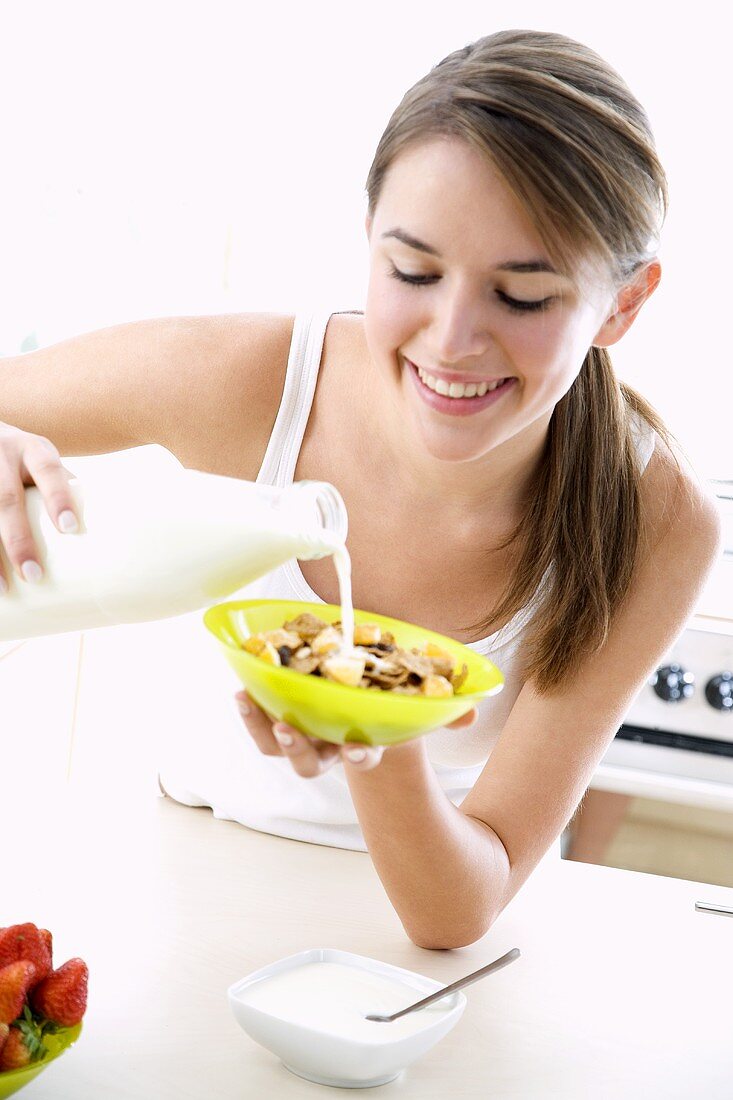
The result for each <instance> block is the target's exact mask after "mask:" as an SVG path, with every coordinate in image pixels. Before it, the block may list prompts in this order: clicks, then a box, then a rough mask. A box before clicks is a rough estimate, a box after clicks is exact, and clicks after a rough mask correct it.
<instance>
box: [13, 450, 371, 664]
mask: <svg viewBox="0 0 733 1100" xmlns="http://www.w3.org/2000/svg"><path fill="white" fill-rule="evenodd" d="M84 462H85V463H86V464H87V465H86V469H85V471H84V474H83V476H82V478H81V479H77V480H74V481H71V482H69V487H70V489H71V491H72V493H73V496H74V500H75V504H76V513H77V516H78V517H79V519H80V521H81V524H80V530H79V532H78V533H76V534H62V533H61V532H59V531H58V530H57V528H56V526H55V525H54V523H53V521H52V520H51V518H50V516H49V515H48V512H47V511H46V505H45V502H44V501H43V498H42V497H41V494H40V492H39V490H38V489H37V488H35V487H30V488H28V489H27V490H26V507H27V512H28V517H29V522H30V526H31V530H32V532H33V536H34V539H35V542H36V546H37V547H38V551H39V556H40V559H41V564H42V566H43V571H44V575H43V578H42V579H41V580H40V581H39V582H38V583H36V584H33V583H28V582H26V581H22V580H19V579H18V577H17V576H16V574H15V571H14V570H13V569H12V568H11V566H10V563H9V561H8V559H7V557H6V555H5V553H4V551H3V549H2V547H0V556H1V557H2V561H3V567H4V570H5V576H6V578H7V580H8V583H9V591H8V592H7V593H6V594H5V595H2V596H0V641H4V640H10V639H22V638H30V637H34V636H38V635H46V634H57V633H63V632H65V631H72V630H87V629H89V628H91V627H96V626H110V625H114V624H119V623H137V622H146V621H150V620H153V619H165V618H169V617H171V616H174V615H181V614H184V613H186V612H189V611H195V610H197V609H198V608H203V607H206V606H209V605H210V604H213V603H215V602H216V601H217V600H221V599H224V598H226V597H227V596H229V595H231V594H232V593H234V592H236V591H237V590H238V589H240V588H242V587H244V585H246V584H249V583H250V582H251V581H254V580H256V579H257V578H258V577H261V576H263V575H264V574H265V573H268V572H269V571H270V570H272V569H274V568H276V567H277V566H278V565H282V564H283V563H284V562H285V561H288V560H289V559H291V558H300V559H303V560H308V559H314V558H322V557H327V556H328V555H331V554H333V555H334V556H335V561H336V564H337V572H338V578H339V586H340V592H341V597H342V601H343V604H342V623H343V624H344V627H345V629H344V640H345V645H344V650H346V651H348V650H349V649H350V646H349V645H347V644H346V639H348V640H349V642H350V641H351V639H352V638H353V621H354V613H353V607H352V605H351V584H350V572H351V570H350V562H349V556H348V552H347V550H346V546H345V541H346V533H347V516H346V508H345V506H344V502H343V500H342V499H341V497H340V495H339V493H338V492H337V490H336V489H334V487H333V486H332V485H329V484H328V483H327V482H320V481H301V482H295V483H294V484H292V485H288V486H285V487H277V486H270V485H258V484H255V483H254V482H249V481H241V480H239V479H237V478H230V477H221V476H218V475H214V474H205V473H199V472H197V471H194V470H187V469H184V468H183V467H175V468H172V467H171V468H166V469H165V470H153V471H152V472H151V471H150V470H146V471H145V472H144V473H141V472H140V467H139V465H133V464H131V463H129V462H127V463H126V462H125V461H124V457H123V459H122V461H121V456H120V455H119V454H115V455H114V456H108V455H105V456H97V457H95V459H94V461H93V462H91V464H90V463H89V460H86V459H85V460H84Z"/></svg>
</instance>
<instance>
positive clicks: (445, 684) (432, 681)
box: [421, 676, 453, 699]
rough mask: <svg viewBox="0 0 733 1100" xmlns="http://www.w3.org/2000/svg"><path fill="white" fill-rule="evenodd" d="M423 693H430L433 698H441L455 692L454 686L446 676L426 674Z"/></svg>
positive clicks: (422, 687)
mask: <svg viewBox="0 0 733 1100" xmlns="http://www.w3.org/2000/svg"><path fill="white" fill-rule="evenodd" d="M421 689H422V693H423V695H429V696H430V697H431V698H432V699H440V698H442V697H443V696H445V695H452V694H453V686H452V685H451V683H450V681H449V680H446V678H445V676H426V677H425V679H424V680H423V682H422V685H421Z"/></svg>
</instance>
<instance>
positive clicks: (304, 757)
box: [234, 691, 477, 779]
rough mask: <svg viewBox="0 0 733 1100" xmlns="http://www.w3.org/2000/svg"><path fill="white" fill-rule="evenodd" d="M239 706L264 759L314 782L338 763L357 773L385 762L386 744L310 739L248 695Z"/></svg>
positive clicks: (467, 719) (469, 720)
mask: <svg viewBox="0 0 733 1100" xmlns="http://www.w3.org/2000/svg"><path fill="white" fill-rule="evenodd" d="M234 698H235V699H236V701H237V705H238V707H239V713H240V714H241V716H242V721H243V722H244V724H245V726H246V727H247V730H248V732H249V733H250V735H251V737H252V740H253V741H254V743H255V744H256V745H257V748H258V749H259V750H260V752H263V753H264V754H265V756H287V757H288V759H289V760H290V763H291V764H292V765H293V768H294V769H295V771H296V772H297V773H298V775H301V776H303V778H304V779H312V778H313V777H314V776H316V775H322V774H323V772H325V771H328V769H329V768H330V767H331V765H332V764H334V763H335V762H336V761H337V760H342V761H343V762H344V763H348V765H349V767H351V768H353V769H354V770H356V771H361V772H366V771H370V770H371V769H372V768H376V766H377V764H378V763H379V761H380V760H381V759H382V753H383V752H384V746H383V745H357V744H356V743H355V742H353V741H352V742H351V743H350V744H348V745H334V744H332V743H331V742H330V741H321V740H320V738H318V737H308V736H306V734H304V733H300V731H299V730H296V729H293V727H292V726H288V725H286V724H285V723H284V722H277V721H275V720H274V719H273V718H271V717H270V715H268V714H266V713H265V711H263V710H261V709H260V708H259V707H258V706H257V704H256V703H255V702H254V701H253V700H252V699H251V698H250V697H249V695H247V693H246V692H245V691H238V692H237V694H236V695H235V697H234ZM476 715H477V711H476V708H475V707H472V708H471V710H470V711H469V712H468V713H467V714H464V715H463V717H462V718H458V719H457V720H456V721H455V722H451V723H450V724H449V728H450V729H460V728H461V727H462V726H470V725H472V724H473V722H474V721H475V720H476Z"/></svg>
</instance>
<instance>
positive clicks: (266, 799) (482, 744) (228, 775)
mask: <svg viewBox="0 0 733 1100" xmlns="http://www.w3.org/2000/svg"><path fill="white" fill-rule="evenodd" d="M330 316H331V315H330V314H329V313H325V312H323V313H320V314H316V315H314V316H298V317H296V319H295V325H294V329H293V335H292V341H291V346H290V354H289V357H288V365H287V372H286V378H285V385H284V389H283V395H282V400H281V403H280V408H279V411H278V414H277V418H276V421H275V424H274V427H273V430H272V434H271V437H270V440H269V443H268V446H267V450H266V452H265V457H264V460H263V463H262V467H261V469H260V472H259V475H258V477H257V481H258V482H263V483H266V484H271V485H289V484H291V483H292V481H293V473H294V471H295V466H296V463H297V459H298V454H299V451H300V447H301V443H302V441H303V436H304V434H305V429H306V425H307V422H308V416H309V413H310V409H311V405H312V402H313V396H314V393H315V388H316V381H317V378H318V369H319V366H320V361H321V354H322V350H323V341H324V336H325V332H326V326H327V324H328V321H329V317H330ZM633 430H634V434H635V438H636V443H637V449H638V455H639V462H640V466H641V468H642V469H643V468H644V467H646V464H647V462H648V461H649V458H650V457H651V454H652V452H653V450H654V443H655V433H654V432H653V431H652V429H651V428H650V427H649V426H648V425H647V424H646V422H645V421H641V420H637V421H636V422H635V423H634V425H633ZM336 487H337V488H338V485H337V486H336ZM544 583H545V582H543V584H542V585H541V586H540V588H539V589H538V591H537V593H536V594H535V596H534V597H533V599H532V600H531V601H530V602H529V603H528V604H527V605H526V606H525V607H524V608H522V609H521V610H520V611H518V612H517V614H516V615H515V616H514V617H513V618H512V619H511V621H510V622H508V623H507V624H506V625H505V626H504V627H503V628H502V629H501V630H499V631H497V632H496V633H495V634H492V635H491V636H490V637H488V638H483V639H481V640H480V641H477V642H471V643H469V647H470V648H471V649H474V650H476V652H478V653H483V654H486V655H487V656H489V657H490V658H491V660H492V661H494V663H495V664H496V665H498V667H499V668H500V669H501V671H502V673H503V674H504V678H505V686H504V689H503V691H501V692H500V694H499V695H496V696H493V697H491V698H489V699H485V700H483V701H482V702H481V704H480V705H479V708H478V710H479V716H478V719H477V720H476V722H475V723H474V725H473V726H471V727H470V728H468V729H462V730H450V729H445V728H443V729H439V730H435V731H433V732H432V733H430V734H427V735H426V737H425V742H426V748H427V753H428V758H429V760H430V762H431V764H432V766H433V769H434V771H435V773H436V776H437V778H438V780H439V782H440V784H441V786H442V788H443V790H444V791H445V793H446V795H447V796H448V798H449V799H450V800H451V801H452V802H453V803H454V804H455V805H456V806H459V805H460V804H461V802H462V801H463V799H464V798H465V796H466V795H467V794H468V792H469V790H470V789H471V788H472V787H473V785H474V783H475V782H476V780H477V778H478V776H479V774H480V772H481V770H482V768H483V767H484V765H485V764H486V761H487V760H488V758H489V756H490V755H491V751H492V748H493V746H494V744H495V743H496V740H497V738H498V737H499V734H500V733H501V730H502V729H503V726H504V723H505V721H506V719H507V717H508V715H509V712H510V711H511V709H512V707H513V705H514V703H515V701H516V698H517V696H518V694H519V692H520V690H521V687H522V679H521V676H520V673H519V671H518V667H517V666H518V652H519V648H520V646H521V643H522V638H523V635H524V632H525V629H526V626H527V624H528V622H529V620H530V619H531V617H532V615H533V614H534V611H535V610H536V607H537V604H538V602H539V600H540V598H541V595H542V589H543V586H544ZM259 596H263V597H269V598H273V599H298V600H307V601H309V602H314V603H315V602H323V601H321V600H320V597H319V596H317V595H316V593H315V592H314V591H313V590H312V588H310V586H309V585H308V583H307V582H306V580H305V577H304V576H303V573H302V571H301V569H300V566H299V565H298V563H297V561H290V562H286V564H285V565H283V566H280V567H278V568H277V569H274V570H273V571H272V572H271V573H268V574H267V575H266V576H265V577H262V578H261V579H260V580H258V581H256V582H254V584H251V585H248V586H247V587H246V588H243V589H241V590H240V591H239V592H238V593H236V594H235V595H234V596H233V597H232V598H233V599H235V598H239V599H251V598H255V597H259ZM166 631H167V633H169V634H170V637H169V638H166V646H167V647H168V648H167V652H168V655H169V657H170V659H171V661H173V662H174V664H175V669H176V698H177V705H178V706H180V707H181V708H182V709H181V720H180V721H178V722H177V721H175V720H173V723H172V726H171V736H170V737H168V738H165V739H164V746H163V760H162V763H161V768H160V777H161V782H162V784H163V786H164V787H165V789H166V791H167V792H168V793H169V794H170V795H171V797H173V798H175V799H177V800H178V801H180V802H183V803H185V804H187V805H193V806H210V807H211V808H212V810H213V812H214V815H215V816H216V817H221V818H226V819H229V820H233V821H238V822H241V823H242V824H243V825H248V826H250V828H253V829H259V830H261V831H263V832H267V833H274V834H276V835H279V836H285V837H291V838H294V839H296V840H306V841H311V842H313V843H317V844H328V845H332V846H334V847H337V848H351V849H355V850H358V851H366V850H367V849H366V844H365V843H364V838H363V835H362V832H361V829H360V827H359V823H358V819H357V816H356V812H355V809H354V804H353V801H352V798H351V794H350V791H349V788H348V784H347V782H346V777H345V775H344V769H343V765H342V764H340V763H337V764H335V765H334V766H332V767H331V768H330V770H329V771H327V772H326V773H325V774H324V775H321V776H318V777H316V778H315V779H303V778H301V777H300V776H298V775H296V774H295V772H294V771H293V769H292V767H291V765H290V763H289V762H288V761H287V760H285V759H284V758H282V757H273V756H264V755H263V754H262V753H260V752H259V750H258V749H257V748H256V746H255V745H254V742H253V741H252V740H251V738H250V736H249V734H248V733H247V731H246V730H245V728H244V726H243V724H242V720H241V718H240V717H239V714H238V712H237V709H236V705H235V703H234V701H233V695H234V692H235V691H237V690H238V689H239V687H240V686H241V685H240V684H239V682H238V681H237V680H234V679H232V676H233V674H232V672H231V670H230V669H229V667H228V666H227V665H226V662H224V661H223V660H222V657H221V654H220V653H219V651H218V648H217V647H216V645H215V644H213V643H212V639H211V638H210V637H209V636H208V632H206V631H205V629H204V628H203V626H202V624H201V614H200V612H196V613H195V614H194V615H187V616H184V617H182V618H178V619H175V620H170V622H169V623H168V624H166ZM171 718H172V719H173V715H171Z"/></svg>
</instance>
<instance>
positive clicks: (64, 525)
mask: <svg viewBox="0 0 733 1100" xmlns="http://www.w3.org/2000/svg"><path fill="white" fill-rule="evenodd" d="M59 527H60V528H61V530H62V531H64V532H65V533H67V534H68V533H69V532H71V531H78V530H79V521H78V520H77V518H76V516H75V515H74V513H73V512H72V511H71V509H70V508H67V509H66V510H65V511H63V512H62V513H61V515H60V516H59Z"/></svg>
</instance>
